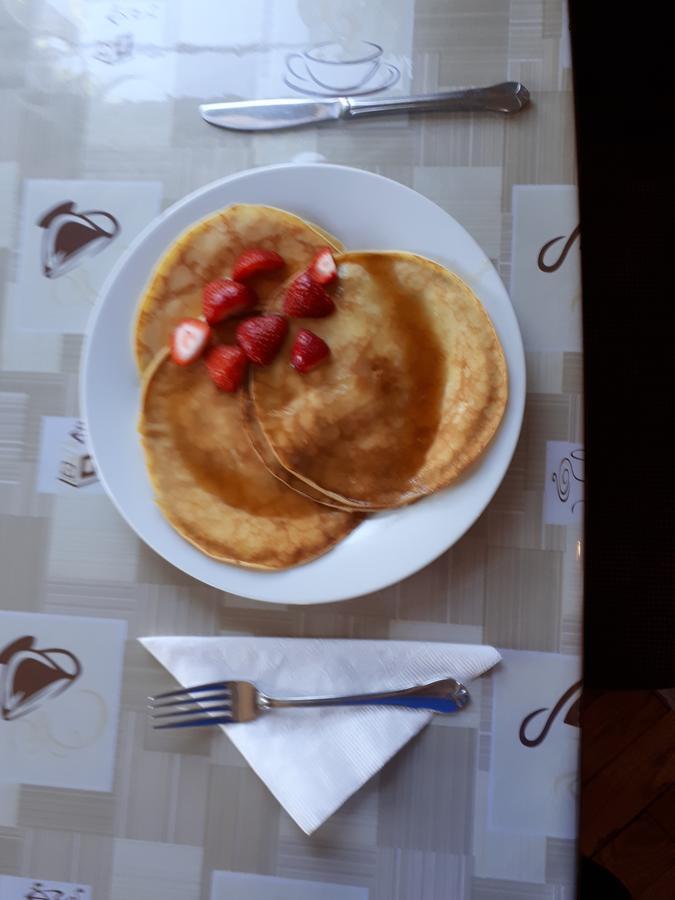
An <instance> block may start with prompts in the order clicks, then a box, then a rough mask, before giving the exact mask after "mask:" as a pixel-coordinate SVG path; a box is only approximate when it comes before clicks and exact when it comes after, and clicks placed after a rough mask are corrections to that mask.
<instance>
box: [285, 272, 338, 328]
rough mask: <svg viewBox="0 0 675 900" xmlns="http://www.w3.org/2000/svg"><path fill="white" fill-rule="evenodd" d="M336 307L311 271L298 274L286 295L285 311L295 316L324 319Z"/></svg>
mask: <svg viewBox="0 0 675 900" xmlns="http://www.w3.org/2000/svg"><path fill="white" fill-rule="evenodd" d="M334 309H335V304H334V303H333V301H332V300H331V298H330V297H329V296H328V293H327V292H326V289H325V288H324V286H323V285H322V284H317V283H316V281H313V280H312V278H311V277H310V275H309V272H303V273H302V274H301V275H298V277H297V278H296V279H295V280H294V281H292V282H291V285H290V287H289V288H288V290H287V291H286V296H285V297H284V312H286V313H287V314H288V315H289V316H294V317H295V318H303V317H306V318H308V319H322V318H323V317H324V316H329V315H330V314H331V313H332V312H333V310H334Z"/></svg>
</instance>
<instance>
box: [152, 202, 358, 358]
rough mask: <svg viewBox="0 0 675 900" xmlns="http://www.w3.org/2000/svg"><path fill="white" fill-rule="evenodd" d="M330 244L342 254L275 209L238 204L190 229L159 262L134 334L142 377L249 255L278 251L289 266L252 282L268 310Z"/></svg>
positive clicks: (329, 240)
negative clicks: (181, 324) (206, 291)
mask: <svg viewBox="0 0 675 900" xmlns="http://www.w3.org/2000/svg"><path fill="white" fill-rule="evenodd" d="M326 244H329V245H330V246H332V247H333V248H334V249H338V250H339V249H341V244H340V243H339V241H338V240H337V239H336V238H334V237H332V236H331V235H329V234H328V232H325V231H323V229H319V228H317V227H315V226H313V225H311V224H310V223H308V222H305V221H304V220H303V219H300V218H299V217H298V216H294V215H292V214H291V213H288V212H285V211H284V210H281V209H276V208H274V207H272V206H257V205H252V204H246V203H237V204H234V205H233V206H228V207H226V208H225V209H223V210H221V211H220V212H218V213H216V214H215V215H212V216H209V217H208V218H206V219H202V221H201V222H198V223H197V224H196V225H193V226H191V227H190V228H188V229H187V230H186V231H184V232H183V234H181V235H180V237H179V238H178V239H177V240H176V241H175V243H174V244H173V245H172V246H171V248H170V249H169V250H168V251H167V253H165V255H164V256H163V257H162V259H161V260H160V261H159V263H158V265H157V266H156V268H155V271H154V272H153V274H152V276H151V278H150V281H149V283H148V285H147V287H146V290H145V293H144V295H143V297H142V299H141V302H140V304H139V308H138V313H137V316H136V322H135V329H134V353H135V356H136V365H137V367H138V371H139V373H142V372H143V371H144V369H145V367H146V366H147V365H148V364H149V363H150V362H151V360H152V359H153V358H154V356H155V354H156V353H158V352H159V351H160V350H161V349H163V348H164V347H166V346H167V344H168V341H169V335H170V334H171V331H172V330H173V328H174V327H175V325H176V324H177V322H178V321H179V320H180V319H182V318H184V317H185V316H199V315H201V311H202V288H203V286H204V285H205V284H206V283H207V282H208V281H213V280H214V279H216V278H223V277H229V276H230V275H231V274H232V268H233V266H234V263H235V262H236V260H237V258H238V257H239V256H240V254H241V253H243V251H244V250H250V249H251V248H252V247H262V248H263V249H265V250H275V251H276V252H277V253H280V254H281V256H283V258H284V260H285V262H286V266H285V267H284V269H282V270H281V271H280V272H277V273H273V274H271V275H268V276H263V275H260V276H256V277H254V278H253V279H252V280H251V286H252V287H253V288H254V289H255V292H256V294H257V295H258V298H259V299H260V301H261V304H262V305H265V303H266V302H267V301H268V299H269V297H270V295H272V294H273V293H274V292H276V291H277V290H278V289H279V285H280V284H281V283H282V282H283V281H284V280H285V279H286V278H288V276H289V275H290V274H291V273H293V272H295V271H296V270H298V269H302V268H304V267H305V266H307V265H308V263H309V262H310V260H311V259H312V257H313V256H314V254H315V253H316V252H317V250H319V249H320V248H321V247H325V246H326Z"/></svg>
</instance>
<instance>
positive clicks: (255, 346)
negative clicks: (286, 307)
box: [237, 316, 288, 366]
mask: <svg viewBox="0 0 675 900" xmlns="http://www.w3.org/2000/svg"><path fill="white" fill-rule="evenodd" d="M287 334H288V322H287V321H286V319H284V317H283V316H254V317H253V318H252V319H244V321H243V322H242V323H241V324H240V325H237V343H238V344H239V346H240V347H241V348H242V349H243V351H244V353H245V354H246V355H247V356H248V358H249V359H250V360H251V362H254V363H258V365H259V366H267V365H269V364H270V363H271V362H272V360H273V359H274V357H275V356H276V355H277V353H278V352H279V349H280V348H281V345H282V343H283V341H284V338H285V337H286V335H287Z"/></svg>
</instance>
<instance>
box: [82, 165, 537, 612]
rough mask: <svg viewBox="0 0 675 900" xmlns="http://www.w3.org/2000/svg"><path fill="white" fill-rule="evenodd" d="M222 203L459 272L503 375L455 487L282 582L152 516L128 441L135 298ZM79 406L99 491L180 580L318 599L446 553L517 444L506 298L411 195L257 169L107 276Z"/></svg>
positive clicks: (512, 328) (376, 178) (516, 370)
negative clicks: (500, 414)
mask: <svg viewBox="0 0 675 900" xmlns="http://www.w3.org/2000/svg"><path fill="white" fill-rule="evenodd" d="M230 203H264V204H268V205H270V206H278V207H281V208H283V209H288V210H290V211H292V212H295V213H297V214H298V215H300V216H303V217H306V218H307V219H309V220H310V221H313V222H317V223H320V224H321V225H322V226H323V227H324V228H326V229H328V231H331V232H333V233H334V234H335V235H337V236H338V237H339V238H340V239H341V240H342V241H343V242H344V243H345V245H346V246H347V248H349V249H357V248H360V249H372V250H377V249H382V250H385V249H386V250H391V249H400V250H409V251H411V252H413V253H420V254H422V255H424V256H428V257H430V258H431V259H434V260H437V261H438V262H439V263H441V264H443V265H445V266H447V267H448V268H449V269H452V270H453V271H455V272H457V273H458V274H459V275H460V276H461V277H462V278H463V279H464V280H465V281H466V282H467V283H468V284H469V285H470V286H471V287H472V288H473V290H474V291H475V292H476V294H477V295H478V297H479V298H480V299H481V301H482V302H483V304H484V306H485V308H486V309H487V311H488V313H489V314H490V317H491V318H492V321H493V323H494V325H495V328H496V330H497V333H498V335H499V338H500V340H501V342H502V345H503V347H504V352H505V354H506V359H507V363H508V369H509V401H508V405H507V408H506V413H505V416H504V419H503V421H502V424H501V426H500V428H499V431H498V432H497V435H496V436H495V439H494V440H493V441H492V443H491V444H490V446H489V447H488V449H487V451H486V453H485V454H484V455H483V456H482V458H481V459H480V461H479V463H478V464H477V465H476V466H475V467H473V468H472V469H471V471H470V473H469V474H468V475H467V476H466V477H464V478H463V479H462V480H461V481H460V482H459V483H457V484H455V485H453V486H452V487H450V488H447V489H446V490H443V491H439V492H438V493H437V494H434V495H433V496H431V497H428V498H426V499H425V500H423V501H420V502H419V503H416V504H414V505H413V506H409V507H407V508H405V509H400V510H394V511H392V512H386V513H382V514H379V515H377V516H373V517H371V518H369V519H367V520H366V521H365V522H364V523H363V524H362V525H360V526H359V527H358V528H357V529H356V530H355V531H354V532H352V534H350V535H349V537H347V538H346V539H345V540H344V541H342V542H341V543H340V544H339V545H338V546H337V547H336V548H334V549H333V550H331V551H330V552H329V553H327V554H325V555H324V556H322V557H320V558H319V559H317V560H314V561H313V562H310V563H307V564H306V565H303V566H298V567H296V568H294V569H289V570H287V571H283V572H256V571H253V570H250V569H244V568H239V567H237V566H232V565H229V564H227V563H221V562H217V561H216V560H213V559H210V558H209V557H208V556H205V555H204V554H203V553H200V552H199V550H197V549H196V548H195V547H193V546H192V545H191V544H189V543H187V541H184V540H183V539H182V538H181V537H180V536H179V535H178V534H177V533H176V532H175V531H174V530H173V529H172V528H171V526H170V525H169V524H168V522H167V521H166V520H165V519H164V517H163V516H162V515H161V513H160V512H159V510H158V509H157V507H156V506H155V503H154V500H153V496H152V490H151V487H150V483H149V480H148V477H147V474H146V470H145V464H144V461H143V453H142V449H141V445H140V440H139V437H138V434H137V432H136V420H137V416H138V403H139V383H138V378H137V376H136V370H135V366H134V362H133V358H132V353H131V337H130V333H131V327H132V322H133V319H134V311H135V308H136V304H137V303H138V299H139V297H140V295H141V293H142V291H143V288H144V286H145V284H146V281H147V279H148V277H149V276H150V273H151V271H152V269H153V267H154V266H155V264H156V263H157V260H158V259H159V257H160V256H161V255H162V254H163V253H164V251H165V250H166V249H167V248H168V247H169V245H170V244H171V243H172V242H173V241H174V240H175V238H176V237H178V235H179V234H180V233H181V232H182V231H183V230H184V229H185V228H187V227H188V226H189V225H191V224H192V223H193V222H196V221H198V220H199V219H201V218H203V217H204V216H207V215H209V214H210V213H213V212H215V211H216V210H218V209H220V208H221V207H223V206H227V205H228V204H230ZM81 385H82V410H83V413H84V416H85V419H86V421H87V425H88V429H89V439H90V442H91V449H92V452H93V455H94V459H95V462H96V468H97V471H98V474H99V476H100V478H101V481H102V483H103V486H104V487H105V489H106V491H107V492H108V494H109V495H110V497H111V499H112V501H113V503H114V504H115V506H116V507H117V509H118V510H119V511H120V513H121V514H122V515H123V516H124V518H125V519H126V520H127V522H128V523H129V525H131V527H132V528H133V529H134V531H135V532H136V533H137V534H138V535H139V537H141V538H142V539H143V540H144V541H145V542H146V544H148V545H149V546H150V547H152V548H153V550H155V551H156V552H157V553H159V554H160V556H163V557H164V558H165V559H167V560H168V561H169V562H171V563H173V565H174V566H177V567H178V568H179V569H182V570H183V571H184V572H187V573H188V574H189V575H192V576H194V577H195V578H198V579H200V581H204V582H206V583H207V584H211V585H213V586H214V587H217V588H220V589H222V590H224V591H229V592H231V593H233V594H239V595H241V596H244V597H252V598H254V599H257V600H268V601H271V602H273V603H288V604H303V603H328V602H330V601H333V600H344V599H347V598H348V597H355V596H358V595H360V594H367V593H369V592H370V591H375V590H378V589H380V588H383V587H385V586H387V585H390V584H393V583H394V582H396V581H399V580H400V579H401V578H405V577H406V576H407V575H411V574H412V573H413V572H416V571H417V570H418V569H421V568H422V567H423V566H425V565H427V563H429V562H431V561H432V560H433V559H435V558H436V557H437V556H438V555H439V554H441V553H443V551H444V550H447V548H448V547H450V546H452V544H454V543H455V542H456V541H457V540H458V539H459V538H460V537H461V536H462V535H463V534H464V532H465V531H466V530H467V529H468V528H469V527H470V526H471V525H472V524H473V522H475V520H476V519H477V518H478V516H479V515H480V514H481V512H482V511H483V510H484V509H485V507H486V505H487V504H488V502H489V501H490V499H491V498H492V496H493V494H494V493H495V491H496V490H497V487H498V486H499V484H500V482H501V480H502V478H503V477H504V473H505V472H506V469H507V467H508V465H509V462H510V460H511V456H512V455H513V451H514V449H515V446H516V441H517V440H518V435H519V433H520V426H521V422H522V418H523V407H524V403H525V360H524V355H523V344H522V340H521V336H520V331H519V329H518V323H517V321H516V317H515V314H514V312H513V308H512V306H511V302H510V300H509V297H508V294H507V293H506V290H505V288H504V285H503V284H502V282H501V280H500V278H499V276H498V275H497V273H496V271H495V270H494V268H493V266H492V264H491V263H490V260H489V259H488V258H487V257H486V256H485V253H484V252H483V251H482V250H481V249H480V247H479V246H478V244H477V243H476V242H475V241H474V240H473V238H472V237H471V236H470V235H469V234H467V232H466V231H465V230H464V229H463V228H462V227H461V225H459V224H458V223H457V222H456V221H455V220H454V219H453V218H452V217H451V216H449V215H448V214H447V213H446V212H444V210H442V209H441V208H440V207H438V206H436V204H434V203H432V202H431V201H430V200H428V199H427V198H426V197H422V196H421V195H420V194H418V193H416V192H415V191H412V190H410V189H409V188H407V187H404V186H403V185H401V184H398V183H397V182H395V181H390V180H389V179H388V178H383V177H381V176H380V175H373V174H372V173H370V172H364V171H361V170H359V169H350V168H346V167H342V166H333V165H328V164H322V163H319V164H315V165H293V164H291V165H280V166H268V167H265V168H261V169H253V170H251V171H248V172H241V173H239V174H237V175H232V176H230V177H228V178H224V179H223V180H222V181H218V182H216V183H214V184H210V185H207V186H206V187H205V188H202V189H201V190H199V191H197V192H196V193H194V194H191V195H190V196H189V197H186V198H185V199H184V200H181V201H179V202H178V203H176V204H175V205H174V206H172V207H171V208H170V209H168V210H166V212H164V213H163V215H162V216H160V218H159V219H157V220H156V221H155V222H153V223H151V224H150V225H149V226H148V228H146V229H145V231H144V232H143V233H142V234H140V235H139V236H138V237H137V238H136V240H135V241H134V243H133V244H132V245H131V247H130V248H129V250H128V251H127V253H126V254H125V255H124V256H123V257H122V258H121V259H120V260H119V262H118V264H117V265H116V266H115V268H114V270H113V271H112V273H111V274H110V277H109V278H108V280H107V282H106V284H105V285H104V287H103V290H102V292H101V297H100V299H99V301H98V304H97V306H96V308H95V310H94V312H93V314H92V318H91V323H90V330H89V336H88V340H87V345H86V350H85V354H84V359H83V364H82V378H81Z"/></svg>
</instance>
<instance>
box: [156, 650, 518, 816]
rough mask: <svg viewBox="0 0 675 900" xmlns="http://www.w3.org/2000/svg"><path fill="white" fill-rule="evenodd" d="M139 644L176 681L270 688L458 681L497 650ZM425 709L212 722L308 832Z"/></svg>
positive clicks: (301, 690) (282, 714)
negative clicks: (235, 681) (245, 683)
mask: <svg viewBox="0 0 675 900" xmlns="http://www.w3.org/2000/svg"><path fill="white" fill-rule="evenodd" d="M141 643H142V644H143V645H144V646H145V647H146V649H147V650H149V651H150V653H152V655H153V656H155V657H156V658H157V659H158V660H159V662H161V663H162V665H163V666H165V667H166V668H167V669H168V670H169V672H171V674H172V675H173V676H174V678H176V680H177V681H178V682H179V683H180V684H181V685H182V686H183V687H187V686H189V685H196V684H202V683H204V682H210V681H215V680H220V679H238V678H241V679H245V680H247V681H252V682H254V683H255V684H256V685H257V687H258V688H259V689H260V690H261V691H263V692H264V693H267V694H270V695H271V696H278V697H284V696H286V697H290V696H296V697H297V696H300V695H304V694H306V695H319V694H328V695H333V694H351V693H361V692H366V691H377V690H396V689H398V688H403V687H409V686H411V685H414V684H420V683H423V682H426V681H431V680H433V679H435V678H443V677H448V676H452V677H453V678H457V679H458V680H459V681H462V682H464V683H465V684H467V683H468V682H470V681H471V680H472V679H473V678H477V677H478V676H479V675H481V674H482V673H483V672H485V671H487V670H488V669H490V668H492V666H494V665H495V664H496V663H498V662H499V660H500V659H501V657H500V655H499V653H498V652H497V651H496V650H495V649H494V648H493V647H482V646H476V645H472V644H440V643H422V642H418V641H366V640H355V641H351V640H314V639H299V638H258V637H205V638H200V637H148V638H141ZM167 689H169V686H168V685H167ZM469 690H471V689H470V688H469ZM453 715H454V714H453ZM456 715H460V716H461V715H462V713H461V712H459V713H456ZM431 717H432V713H429V712H425V711H420V710H409V709H392V708H377V707H352V708H346V707H342V708H329V709H313V710H307V709H296V710H275V711H274V712H271V713H269V714H267V715H263V716H261V717H260V718H259V719H257V720H256V721H255V722H250V723H247V724H239V725H224V726H220V727H222V729H223V731H224V732H225V734H227V736H228V737H229V738H230V740H231V741H232V742H233V743H234V744H235V746H236V747H237V748H238V750H239V751H240V752H241V753H242V754H243V756H244V757H245V758H246V760H247V761H248V763H249V764H250V766H251V768H252V769H253V770H254V771H255V772H256V773H257V774H258V775H259V777H260V778H261V779H262V780H263V781H264V782H265V784H266V785H267V787H268V788H269V789H270V791H271V792H272V793H273V794H274V796H275V797H276V798H277V800H278V801H279V803H281V805H282V806H283V807H284V809H285V810H286V811H287V812H288V814H289V815H290V816H291V817H292V818H293V819H295V821H296V822H297V823H298V825H299V826H300V828H302V830H303V831H304V832H305V833H306V834H311V833H312V832H313V831H314V830H315V829H317V828H318V827H319V825H321V824H322V822H325V820H326V819H327V818H328V817H329V816H331V815H332V814H333V813H334V812H335V810H336V809H338V807H340V806H341V805H342V804H343V803H344V802H345V800H346V799H347V798H348V797H349V796H351V794H353V793H354V791H356V790H358V788H360V787H361V786H362V785H363V784H365V782H366V781H368V779H369V778H370V777H371V776H372V775H374V774H375V772H377V771H378V770H379V769H381V768H382V766H383V765H384V764H385V763H386V762H387V760H389V759H391V757H392V756H393V755H394V754H395V753H396V752H397V751H398V750H400V749H401V747H402V746H403V745H404V744H405V743H406V742H407V741H409V740H410V738H412V737H413V736H414V735H415V734H417V732H418V731H420V730H421V729H422V728H423V727H424V726H425V725H426V724H427V722H429V720H430V719H431Z"/></svg>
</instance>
